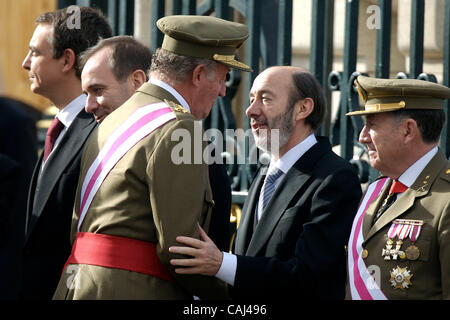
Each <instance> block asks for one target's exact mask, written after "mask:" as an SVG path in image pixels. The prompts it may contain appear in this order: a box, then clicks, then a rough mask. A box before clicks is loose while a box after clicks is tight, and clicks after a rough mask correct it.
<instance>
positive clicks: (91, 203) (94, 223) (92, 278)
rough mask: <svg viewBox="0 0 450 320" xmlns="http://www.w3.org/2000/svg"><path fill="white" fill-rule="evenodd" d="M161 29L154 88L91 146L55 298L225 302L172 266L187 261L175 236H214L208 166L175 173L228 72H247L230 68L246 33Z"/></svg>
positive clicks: (209, 282)
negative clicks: (184, 141)
mask: <svg viewBox="0 0 450 320" xmlns="http://www.w3.org/2000/svg"><path fill="white" fill-rule="evenodd" d="M157 26H158V28H159V29H160V30H161V31H162V32H164V34H165V37H164V41H163V44H162V48H160V49H158V50H157V51H156V53H155V55H154V57H153V61H152V67H151V70H150V80H149V82H148V83H145V84H144V85H143V86H142V87H140V88H139V89H138V90H137V92H136V93H135V94H134V95H133V96H132V97H131V98H130V99H129V100H128V101H126V102H125V103H124V104H123V105H122V106H121V107H120V108H118V109H116V110H115V111H114V112H112V113H111V114H110V115H109V116H108V117H107V118H106V119H105V120H104V121H103V122H102V123H101V124H100V126H99V127H98V130H97V131H95V132H94V134H93V136H92V138H91V139H90V140H89V142H88V144H87V146H86V149H85V152H84V155H83V161H82V168H81V176H80V181H79V186H78V190H79V192H78V193H77V200H76V204H75V210H74V217H73V224H72V240H73V241H74V244H73V249H72V254H71V256H70V257H69V259H68V261H67V264H66V268H65V271H64V272H63V275H62V278H61V280H60V282H59V285H58V288H57V290H56V293H55V296H54V298H55V299H192V298H193V296H194V295H196V296H198V297H200V298H203V299H208V298H216V299H217V298H224V297H226V291H225V286H224V284H223V283H220V282H219V281H217V280H215V279H212V278H209V277H202V276H185V275H178V274H176V273H175V272H173V268H171V267H169V260H170V259H172V258H174V257H177V256H178V257H181V256H180V255H174V254H171V253H169V251H168V248H169V247H170V246H171V245H174V244H175V243H176V241H175V237H176V236H178V235H179V234H183V235H190V236H192V237H196V238H199V228H198V224H200V225H202V226H205V227H206V228H207V227H208V224H209V221H210V214H211V207H212V205H213V200H212V194H211V189H210V186H209V182H208V173H207V168H208V167H207V164H206V163H198V162H195V161H193V160H192V161H191V162H190V163H189V162H186V161H185V162H183V163H181V164H176V163H175V161H174V159H173V158H172V156H173V154H172V153H173V150H174V147H175V146H176V145H177V144H178V143H179V135H178V133H183V134H184V133H188V135H189V136H190V137H194V136H195V135H194V120H199V119H202V118H204V117H206V116H207V115H208V114H209V112H210V110H211V108H212V106H213V104H214V101H215V100H216V98H217V97H218V96H224V95H225V90H226V87H225V81H226V76H227V73H228V72H229V71H230V68H237V69H240V70H244V71H251V69H250V68H249V67H248V66H246V65H245V64H243V63H241V62H238V61H236V60H235V59H234V53H235V50H236V49H237V48H238V47H239V46H241V45H242V43H243V42H244V41H245V40H246V38H247V37H248V31H247V27H246V26H245V25H242V24H239V23H234V22H230V21H225V20H222V19H218V18H215V17H207V16H169V17H165V18H162V19H160V20H159V21H158V22H157ZM177 137H178V138H177ZM195 144H196V143H194V142H192V143H191V146H192V149H191V150H188V151H190V154H191V155H192V159H194V158H196V155H194V151H196V150H195V148H194V145H195ZM201 151H202V150H201ZM200 156H201V155H200Z"/></svg>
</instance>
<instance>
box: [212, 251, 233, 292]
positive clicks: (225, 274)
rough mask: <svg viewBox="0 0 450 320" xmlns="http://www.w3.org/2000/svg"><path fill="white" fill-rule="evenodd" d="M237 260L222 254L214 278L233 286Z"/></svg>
mask: <svg viewBox="0 0 450 320" xmlns="http://www.w3.org/2000/svg"><path fill="white" fill-rule="evenodd" d="M236 267H237V258H236V256H235V255H234V254H231V253H228V252H223V259H222V264H221V265H220V269H219V271H217V273H216V278H218V279H220V280H222V281H225V282H226V283H228V284H229V285H232V286H234V278H235V277H236Z"/></svg>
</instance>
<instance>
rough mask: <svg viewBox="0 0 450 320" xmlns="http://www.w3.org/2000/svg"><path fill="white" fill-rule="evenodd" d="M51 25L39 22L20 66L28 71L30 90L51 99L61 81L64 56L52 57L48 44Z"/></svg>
mask: <svg viewBox="0 0 450 320" xmlns="http://www.w3.org/2000/svg"><path fill="white" fill-rule="evenodd" d="M52 32H53V29H52V26H51V25H49V24H39V25H38V26H37V27H36V29H35V31H34V33H33V36H32V37H31V40H30V45H29V47H30V50H29V51H28V54H27V56H26V57H25V59H24V61H23V63H22V67H23V68H24V69H25V70H27V71H28V77H29V79H30V89H31V91H32V92H34V93H37V94H40V95H42V96H44V97H47V98H49V99H50V100H53V99H52V96H53V95H54V93H55V92H54V91H55V88H57V87H58V85H59V84H60V81H61V74H62V69H63V66H64V58H63V57H61V58H59V59H54V58H53V51H52V47H51V45H50V42H49V41H50V39H51V36H52Z"/></svg>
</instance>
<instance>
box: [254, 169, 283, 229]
mask: <svg viewBox="0 0 450 320" xmlns="http://www.w3.org/2000/svg"><path fill="white" fill-rule="evenodd" d="M282 174H283V171H281V170H280V169H278V168H277V169H276V170H274V171H273V172H272V173H269V174H268V175H267V176H266V179H265V180H264V184H263V186H262V189H261V194H260V196H259V202H258V220H259V219H260V218H261V215H262V213H263V212H264V209H265V208H266V206H267V203H268V202H269V200H270V198H271V197H272V194H273V192H274V191H275V181H277V180H278V178H279V177H280V176H281V175H282Z"/></svg>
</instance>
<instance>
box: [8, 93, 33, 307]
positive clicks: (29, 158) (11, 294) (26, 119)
mask: <svg viewBox="0 0 450 320" xmlns="http://www.w3.org/2000/svg"><path fill="white" fill-rule="evenodd" d="M22 107H24V108H25V105H24V104H23V103H21V102H20V101H16V100H13V99H10V98H4V97H0V153H1V154H2V156H1V157H2V160H1V162H2V164H1V165H0V170H1V172H2V173H1V174H0V176H2V178H1V182H0V184H1V186H0V189H1V191H0V198H2V201H3V203H2V208H1V210H0V300H4V299H17V298H18V294H19V283H20V282H19V281H17V279H20V278H21V265H22V264H21V258H22V254H21V251H22V247H23V238H24V237H23V235H24V232H25V214H26V203H27V195H28V188H29V186H30V179H31V174H32V173H33V168H34V165H35V163H36V159H37V149H36V148H37V146H36V125H35V122H34V119H33V118H32V117H30V116H29V115H28V113H27V112H25V111H24V109H22ZM8 163H9V164H8Z"/></svg>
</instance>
